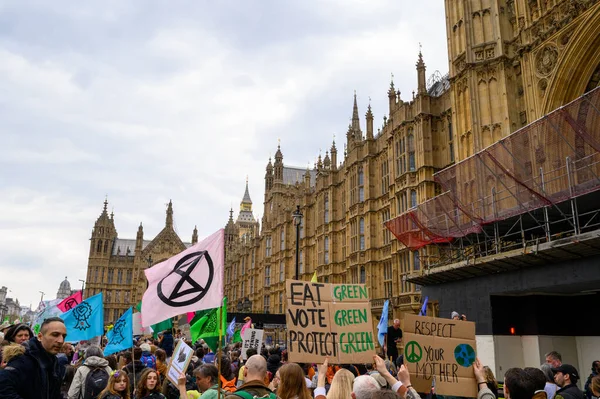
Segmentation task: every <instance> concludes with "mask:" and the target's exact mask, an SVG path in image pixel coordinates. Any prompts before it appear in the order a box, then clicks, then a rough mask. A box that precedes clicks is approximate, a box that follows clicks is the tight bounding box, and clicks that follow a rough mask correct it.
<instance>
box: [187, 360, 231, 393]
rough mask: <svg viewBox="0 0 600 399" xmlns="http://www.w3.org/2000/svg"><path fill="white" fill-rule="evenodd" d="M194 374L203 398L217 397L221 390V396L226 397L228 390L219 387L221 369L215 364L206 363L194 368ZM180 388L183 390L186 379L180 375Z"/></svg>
mask: <svg viewBox="0 0 600 399" xmlns="http://www.w3.org/2000/svg"><path fill="white" fill-rule="evenodd" d="M194 376H195V377H196V385H197V386H198V390H199V391H200V392H202V395H201V396H202V399H215V398H217V397H218V396H219V391H221V397H223V398H224V397H225V395H227V394H228V392H226V391H224V390H222V389H220V388H219V369H217V367H216V366H215V365H214V364H207V363H204V364H202V365H200V366H199V367H197V368H196V369H195V370H194ZM178 383H179V385H178V386H179V390H180V392H181V389H182V384H183V385H185V381H184V380H183V379H182V378H181V377H180V379H179V380H178Z"/></svg>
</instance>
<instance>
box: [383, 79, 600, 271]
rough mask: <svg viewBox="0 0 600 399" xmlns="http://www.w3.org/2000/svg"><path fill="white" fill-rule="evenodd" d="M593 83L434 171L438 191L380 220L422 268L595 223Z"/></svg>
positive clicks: (597, 113)
mask: <svg viewBox="0 0 600 399" xmlns="http://www.w3.org/2000/svg"><path fill="white" fill-rule="evenodd" d="M599 108H600V87H599V88H596V89H594V90H592V91H590V92H588V93H586V94H585V95H583V96H581V97H579V98H577V99H576V100H574V101H573V102H571V103H569V104H567V105H565V106H563V107H560V108H558V109H556V110H555V111H553V112H551V113H549V114H548V115H546V116H544V117H543V118H541V119H539V120H537V121H535V122H533V123H531V124H529V125H527V126H525V127H523V128H521V129H519V130H517V131H516V132H514V133H512V134H511V135H509V136H507V137H505V138H503V139H501V140H500V141H498V142H496V143H494V144H493V145H491V146H490V147H488V148H486V149H484V150H482V151H480V152H478V153H476V154H474V155H472V156H471V157H469V158H467V159H465V160H463V161H461V162H459V163H457V164H455V165H453V166H450V167H448V168H446V169H444V170H442V171H440V172H438V173H436V174H435V175H434V179H435V181H436V182H437V183H439V184H440V185H441V187H442V189H443V193H442V194H440V195H438V196H436V197H434V198H432V199H430V200H428V201H425V202H423V203H421V204H419V205H417V206H416V207H414V208H412V209H410V210H408V211H407V212H405V213H403V214H401V215H400V216H398V217H396V218H395V219H392V220H390V221H387V222H386V223H385V226H386V227H387V228H388V229H389V230H390V231H391V232H392V233H393V234H394V236H395V237H396V238H397V239H398V240H399V241H400V242H402V243H403V244H404V245H405V246H406V247H407V248H408V249H410V250H413V251H414V250H419V249H421V248H423V247H426V246H431V245H434V246H435V248H436V249H435V250H431V251H427V254H428V255H427V256H426V257H425V259H423V256H422V264H424V265H425V266H426V267H433V266H440V265H444V264H449V263H454V262H458V261H463V260H465V259H472V258H479V257H484V256H487V255H490V254H497V253H500V252H504V251H508V250H511V249H515V248H519V247H527V246H528V245H531V244H532V243H536V244H540V243H544V242H550V241H552V240H554V239H557V238H561V237H565V236H568V235H577V234H581V233H584V232H589V231H591V230H593V229H598V228H599V227H600V110H599Z"/></svg>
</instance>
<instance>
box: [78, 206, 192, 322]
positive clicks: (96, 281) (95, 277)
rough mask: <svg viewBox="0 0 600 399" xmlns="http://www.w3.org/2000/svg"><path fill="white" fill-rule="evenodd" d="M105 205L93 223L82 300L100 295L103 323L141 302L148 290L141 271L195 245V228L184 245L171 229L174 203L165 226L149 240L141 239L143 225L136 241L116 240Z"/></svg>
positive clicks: (114, 229)
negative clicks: (102, 307) (190, 240)
mask: <svg viewBox="0 0 600 399" xmlns="http://www.w3.org/2000/svg"><path fill="white" fill-rule="evenodd" d="M107 205H108V202H107V201H104V209H103V210H102V213H101V214H100V216H99V217H98V220H96V223H95V224H94V228H93V230H92V236H91V239H90V253H89V260H88V267H87V278H86V287H85V291H84V298H89V297H90V296H93V295H95V294H98V293H100V292H102V294H103V297H104V298H103V299H104V322H105V323H106V324H108V323H111V322H114V321H115V320H117V319H118V318H119V317H120V316H121V315H122V314H123V312H124V311H125V310H127V309H128V308H129V307H130V306H135V305H136V304H137V303H138V302H139V301H141V299H142V296H143V294H144V291H145V289H146V287H147V283H146V277H145V275H144V270H145V269H146V268H148V267H151V266H152V265H154V264H157V263H160V262H162V261H164V260H166V259H168V258H170V257H172V256H174V255H176V254H178V253H180V252H181V251H183V250H185V249H186V248H188V247H190V246H191V245H193V244H195V243H196V242H198V230H197V229H196V228H194V232H193V234H192V242H191V243H185V242H183V241H182V240H181V239H180V238H179V236H178V235H177V233H176V232H175V230H174V228H173V204H172V203H171V201H169V204H168V206H167V216H166V223H165V227H164V228H163V229H162V230H161V232H160V233H158V235H157V236H156V237H154V238H153V239H151V240H145V239H144V229H143V227H142V224H141V223H140V226H139V228H138V231H137V236H136V238H135V239H128V238H119V237H118V234H117V230H116V228H115V221H114V214H112V213H111V214H110V215H109V214H108V212H107V210H106V208H107Z"/></svg>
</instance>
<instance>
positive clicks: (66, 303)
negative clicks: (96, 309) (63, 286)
mask: <svg viewBox="0 0 600 399" xmlns="http://www.w3.org/2000/svg"><path fill="white" fill-rule="evenodd" d="M82 301H83V297H82V295H81V291H77V292H76V293H74V294H73V295H71V296H70V297H67V298H65V299H63V301H62V302H61V303H59V304H58V305H56V306H57V307H58V308H59V309H60V311H61V312H63V313H64V312H66V311H68V310H71V309H73V308H74V307H75V306H77V305H79V304H80V303H81V302H82Z"/></svg>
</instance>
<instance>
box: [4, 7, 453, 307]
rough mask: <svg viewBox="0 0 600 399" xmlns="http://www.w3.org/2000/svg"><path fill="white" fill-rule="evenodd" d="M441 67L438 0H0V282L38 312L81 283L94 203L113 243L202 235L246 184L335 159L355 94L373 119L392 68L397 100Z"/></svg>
mask: <svg viewBox="0 0 600 399" xmlns="http://www.w3.org/2000/svg"><path fill="white" fill-rule="evenodd" d="M419 43H422V48H423V50H422V51H423V57H424V60H425V63H426V65H427V76H428V77H429V76H430V75H431V74H432V73H433V72H434V71H435V70H439V71H440V72H441V73H442V74H445V73H446V72H447V70H448V61H447V58H448V57H447V47H446V35H445V18H444V6H443V2H442V1H430V0H426V1H420V2H419V1H409V0H364V1H359V0H321V1H316V0H298V1H296V0H293V1H292V0H285V1H282V0H270V1H269V0H237V1H226V0H220V1H211V2H209V1H200V0H198V1H141V0H139V1H134V0H131V1H122V0H103V1H89V2H88V1H84V2H72V1H70V2H66V1H45V0H40V1H23V0H16V1H5V0H0V138H1V143H0V286H7V287H8V289H9V290H11V291H10V292H9V295H8V296H9V297H13V298H14V297H17V298H18V299H19V300H20V302H21V303H22V304H24V305H29V304H30V303H31V304H33V306H34V307H35V306H37V302H38V301H39V298H40V294H39V291H43V292H45V293H46V295H45V298H46V299H52V298H55V297H56V291H57V290H58V286H59V284H60V282H61V281H62V280H63V279H64V277H65V276H68V278H69V281H70V282H71V284H72V286H73V288H76V287H80V286H81V283H80V282H79V281H78V280H79V279H85V276H86V267H87V262H88V251H89V238H90V234H91V230H92V227H93V225H94V222H95V220H96V218H97V217H98V216H99V214H100V212H101V210H102V203H103V201H104V198H105V196H106V195H107V196H108V201H109V210H111V209H113V208H114V213H115V224H116V228H117V231H118V233H119V237H121V238H135V233H136V231H137V226H138V225H139V223H140V222H143V224H144V234H145V238H146V239H148V238H151V237H153V236H154V235H156V234H157V233H158V232H159V231H160V230H161V229H162V227H163V226H164V223H165V209H166V205H165V204H166V203H167V202H168V201H169V199H172V200H173V207H174V216H175V225H176V230H177V232H178V233H179V235H180V237H181V238H182V240H184V241H190V240H191V234H192V230H193V228H194V225H197V226H198V231H199V235H200V236H201V237H202V236H207V235H209V234H210V233H212V232H214V231H215V230H217V229H219V228H221V227H223V226H224V225H225V223H226V222H227V219H228V216H229V213H228V211H229V208H230V207H231V206H233V208H234V210H236V215H237V210H238V209H239V202H240V200H241V198H242V195H243V193H244V184H245V180H246V176H248V177H249V181H250V195H251V197H252V199H253V201H254V215H255V217H260V216H262V214H263V207H262V201H263V195H264V173H265V166H266V164H267V161H268V158H269V156H270V155H271V156H272V155H273V154H274V153H275V151H276V149H277V141H278V139H280V140H281V150H282V152H283V155H284V164H286V165H294V166H301V167H306V166H307V165H308V164H309V162H310V164H311V165H312V164H313V163H314V161H315V158H316V157H317V156H318V155H319V150H320V149H321V150H322V153H323V155H325V150H326V149H328V148H329V147H330V146H331V141H332V139H333V137H334V135H335V137H336V141H337V144H338V149H340V150H341V151H340V152H342V151H343V144H344V141H345V132H346V130H347V126H348V122H349V118H350V116H351V112H352V96H353V93H354V90H356V92H357V96H358V105H359V112H360V116H361V125H362V128H363V130H364V129H365V123H364V114H365V112H366V107H367V104H368V102H369V97H370V98H371V104H372V107H373V112H374V114H375V129H377V127H379V126H381V124H382V119H383V115H384V114H385V113H386V112H387V107H388V106H387V94H386V92H387V90H388V88H389V83H390V76H391V73H393V74H394V81H395V83H396V87H397V88H399V89H400V90H401V91H402V98H403V99H405V100H406V99H408V98H411V97H412V94H411V93H412V91H413V90H415V89H416V85H417V84H416V70H415V62H416V60H417V54H418V51H419Z"/></svg>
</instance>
